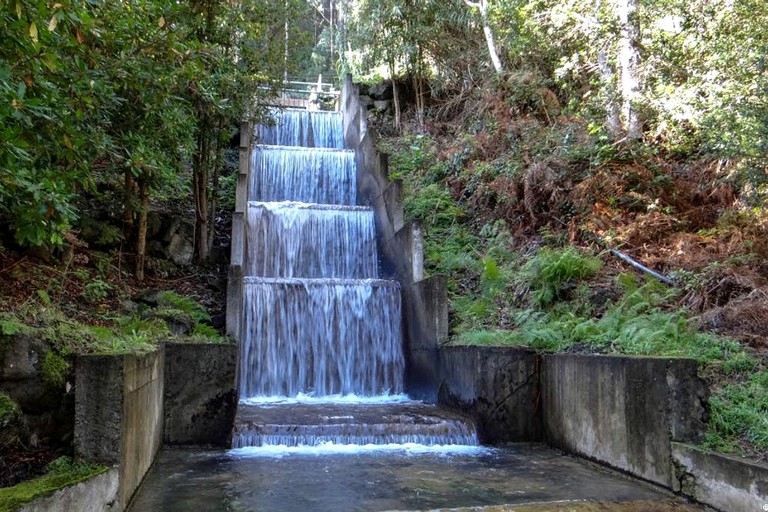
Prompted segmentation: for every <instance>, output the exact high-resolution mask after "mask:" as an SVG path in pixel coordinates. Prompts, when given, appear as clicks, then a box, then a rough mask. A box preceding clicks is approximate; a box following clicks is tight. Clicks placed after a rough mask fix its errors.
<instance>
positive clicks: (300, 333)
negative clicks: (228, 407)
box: [240, 278, 405, 397]
mask: <svg viewBox="0 0 768 512" xmlns="http://www.w3.org/2000/svg"><path fill="white" fill-rule="evenodd" d="M244 303H245V308H244V312H243V314H244V321H245V323H246V325H249V326H250V334H251V335H255V336H257V342H256V343H248V344H246V345H245V346H244V349H243V354H242V358H241V365H244V366H245V367H246V368H250V369H252V371H250V372H248V373H244V374H243V375H242V378H241V380H240V396H244V397H252V396H273V395H279V396H296V395H298V394H299V393H308V392H311V393H313V394H314V395H315V396H329V395H348V394H356V395H362V396H372V395H381V394H388V393H395V394H397V393H400V392H402V388H403V382H402V374H403V371H404V370H405V363H404V359H403V353H402V346H401V340H400V336H398V335H397V334H398V333H399V330H400V290H399V288H398V287H397V286H396V283H393V282H392V281H358V280H337V279H269V278H248V279H246V281H245V301H244Z"/></svg>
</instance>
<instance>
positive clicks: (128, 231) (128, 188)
mask: <svg viewBox="0 0 768 512" xmlns="http://www.w3.org/2000/svg"><path fill="white" fill-rule="evenodd" d="M135 186H136V184H135V182H134V180H133V174H131V171H130V169H126V171H125V182H124V190H123V194H124V195H123V241H124V242H125V244H126V245H127V246H129V247H130V246H131V245H133V244H132V242H133V240H134V232H133V225H134V224H133V223H134V219H135V218H136V191H135Z"/></svg>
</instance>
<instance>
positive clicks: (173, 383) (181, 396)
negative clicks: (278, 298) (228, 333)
mask: <svg viewBox="0 0 768 512" xmlns="http://www.w3.org/2000/svg"><path fill="white" fill-rule="evenodd" d="M236 368H237V345H234V344H233V345H183V344H167V345H166V346H165V375H166V379H165V429H164V436H163V440H164V442H165V444H167V445H197V446H213V447H217V448H228V447H229V446H230V444H231V440H232V425H233V424H234V421H235V410H236V407H237V393H236V391H235V373H236Z"/></svg>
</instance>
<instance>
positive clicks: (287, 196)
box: [248, 146, 356, 205]
mask: <svg viewBox="0 0 768 512" xmlns="http://www.w3.org/2000/svg"><path fill="white" fill-rule="evenodd" d="M251 169H252V171H251V181H250V183H249V184H248V200H249V201H304V202H308V203H322V204H338V205H342V204H344V205H354V204H355V203H356V185H355V179H356V175H355V154H354V153H353V152H352V151H345V150H319V149H313V148H300V147H288V146H256V147H255V148H254V149H253V152H252V153H251Z"/></svg>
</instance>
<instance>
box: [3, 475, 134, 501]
mask: <svg viewBox="0 0 768 512" xmlns="http://www.w3.org/2000/svg"><path fill="white" fill-rule="evenodd" d="M119 482H120V477H119V471H118V470H117V468H112V469H110V470H109V471H107V472H106V473H102V474H100V475H97V476H95V477H93V478H89V479H88V480H85V481H83V482H80V483H77V484H75V485H70V486H68V487H64V488H63V489H59V490H57V491H55V492H53V493H52V494H50V495H49V496H43V497H41V498H38V499H36V500H35V501H33V502H32V503H29V504H27V505H24V506H23V507H22V508H20V509H19V511H18V512H51V511H64V510H66V511H72V512H75V511H77V512H119V511H121V510H123V509H124V504H122V503H121V502H120V500H119V498H118V488H119Z"/></svg>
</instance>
